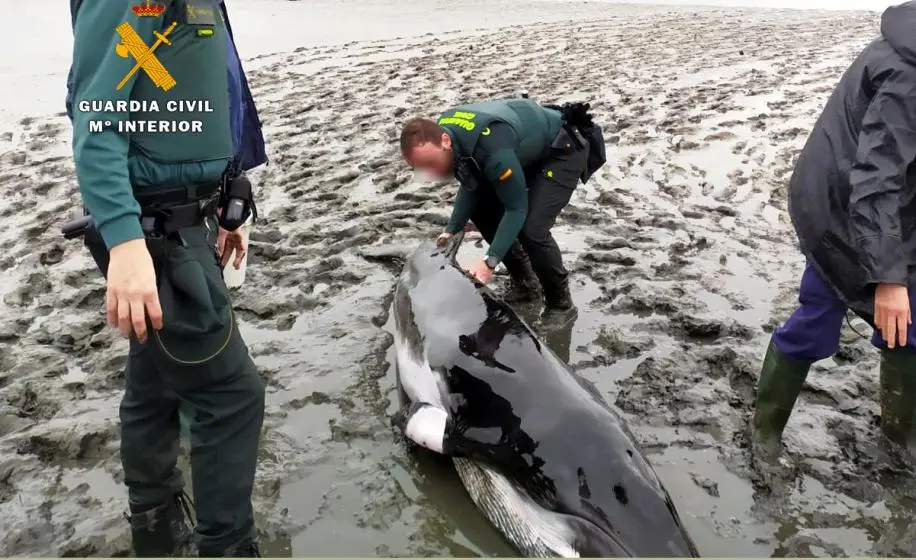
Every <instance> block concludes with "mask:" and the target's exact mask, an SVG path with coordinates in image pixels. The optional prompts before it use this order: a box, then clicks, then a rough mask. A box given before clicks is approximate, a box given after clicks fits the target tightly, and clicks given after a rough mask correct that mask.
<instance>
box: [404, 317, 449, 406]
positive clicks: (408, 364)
mask: <svg viewBox="0 0 916 560" xmlns="http://www.w3.org/2000/svg"><path fill="white" fill-rule="evenodd" d="M394 346H395V349H396V354H397V361H398V372H397V374H398V378H399V379H400V381H401V387H402V388H403V389H404V392H405V393H406V394H407V397H408V398H410V400H411V402H426V403H430V404H431V405H433V406H438V407H440V408H444V407H445V405H444V403H443V402H442V390H441V384H442V383H443V382H444V380H443V379H442V376H441V375H439V374H438V373H436V372H434V371H433V370H432V369H431V368H430V367H429V362H427V361H425V360H424V361H423V362H419V361H417V360H416V359H415V358H414V357H413V356H412V355H411V353H410V352H409V351H408V350H407V342H406V341H405V340H404V339H403V337H402V336H401V335H400V334H399V333H395V337H394Z"/></svg>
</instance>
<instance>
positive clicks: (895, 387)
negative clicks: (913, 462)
mask: <svg viewBox="0 0 916 560" xmlns="http://www.w3.org/2000/svg"><path fill="white" fill-rule="evenodd" d="M880 379H881V430H882V431H883V432H884V435H885V436H886V437H887V439H889V440H891V441H893V442H894V443H896V444H898V445H900V446H902V447H904V448H906V450H907V451H909V453H910V455H911V456H913V457H916V433H914V430H913V427H914V422H913V420H914V412H916V353H913V352H909V351H907V350H882V351H881V375H880Z"/></svg>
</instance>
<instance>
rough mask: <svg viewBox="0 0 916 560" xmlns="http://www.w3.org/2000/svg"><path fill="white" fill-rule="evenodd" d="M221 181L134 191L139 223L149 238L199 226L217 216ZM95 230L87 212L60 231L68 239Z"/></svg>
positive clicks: (169, 234) (165, 235)
mask: <svg viewBox="0 0 916 560" xmlns="http://www.w3.org/2000/svg"><path fill="white" fill-rule="evenodd" d="M219 192H220V183H219V181H214V182H212V183H205V184H201V185H190V186H182V187H170V188H164V189H163V188H157V189H156V190H155V191H154V192H149V189H142V190H134V198H135V199H136V200H137V202H138V203H139V204H140V225H141V227H142V228H143V234H144V235H145V236H146V237H147V238H153V239H155V238H160V237H167V236H171V235H174V234H176V233H178V231H179V230H181V229H184V228H189V227H195V226H199V225H201V224H203V223H204V221H205V220H206V219H207V218H211V217H213V216H214V215H216V208H217V206H218V204H219ZM90 229H94V224H93V222H92V217H91V216H89V215H88V212H87V213H86V215H84V216H82V217H80V218H77V219H75V220H71V221H70V222H68V223H66V224H64V225H63V227H62V228H61V233H63V235H64V237H65V238H67V239H73V238H76V237H82V236H83V235H85V234H86V232H87V231H88V230H90Z"/></svg>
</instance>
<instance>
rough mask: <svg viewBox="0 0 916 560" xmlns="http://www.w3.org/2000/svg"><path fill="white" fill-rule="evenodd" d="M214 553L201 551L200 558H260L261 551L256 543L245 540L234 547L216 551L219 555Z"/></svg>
mask: <svg viewBox="0 0 916 560" xmlns="http://www.w3.org/2000/svg"><path fill="white" fill-rule="evenodd" d="M215 552H216V551H207V550H203V549H202V550H201V551H200V556H201V557H202V558H206V557H210V558H216V557H223V558H260V557H261V550H260V549H259V548H258V543H256V542H254V541H250V540H246V541H244V542H242V543H240V544H238V545H236V546H231V547H229V548H228V549H226V550H221V551H218V552H219V554H215Z"/></svg>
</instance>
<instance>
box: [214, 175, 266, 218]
mask: <svg viewBox="0 0 916 560" xmlns="http://www.w3.org/2000/svg"><path fill="white" fill-rule="evenodd" d="M251 191H252V188H251V181H249V180H248V176H247V175H245V174H244V173H242V174H240V175H239V176H238V177H234V178H232V179H228V180H227V181H226V183H225V185H224V186H223V193H222V195H221V197H220V205H219V208H220V212H219V216H218V218H217V219H218V221H219V226H220V227H221V228H223V229H225V230H227V231H235V230H237V229H238V228H240V227H242V225H243V224H244V223H245V222H246V221H247V220H248V217H249V216H252V215H254V217H255V218H257V216H258V214H257V210H256V209H255V206H254V198H253V193H252V192H251Z"/></svg>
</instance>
